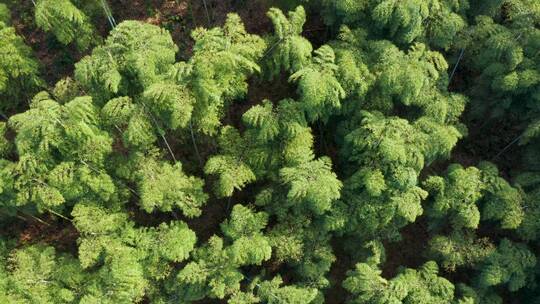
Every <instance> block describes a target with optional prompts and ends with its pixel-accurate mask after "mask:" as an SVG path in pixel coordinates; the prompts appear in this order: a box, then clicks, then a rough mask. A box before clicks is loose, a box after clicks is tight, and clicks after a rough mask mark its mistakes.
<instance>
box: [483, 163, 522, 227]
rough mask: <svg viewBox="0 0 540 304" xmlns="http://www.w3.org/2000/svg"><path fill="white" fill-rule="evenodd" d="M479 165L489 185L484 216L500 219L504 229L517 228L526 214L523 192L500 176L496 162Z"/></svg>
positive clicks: (485, 217)
mask: <svg viewBox="0 0 540 304" xmlns="http://www.w3.org/2000/svg"><path fill="white" fill-rule="evenodd" d="M479 167H480V169H482V171H483V172H484V178H483V179H484V183H485V184H486V186H487V189H486V190H487V194H486V196H485V201H486V203H485V204H484V206H483V209H482V218H483V219H486V220H496V221H499V222H500V224H501V228H503V229H515V228H517V227H518V226H519V225H520V224H521V222H522V221H523V217H524V216H525V210H524V207H523V194H522V192H521V191H519V189H516V188H514V187H512V186H511V185H510V184H509V183H508V182H507V181H506V180H505V179H503V178H502V177H500V176H499V170H498V169H497V167H496V166H495V165H494V164H491V163H489V162H483V163H480V165H479Z"/></svg>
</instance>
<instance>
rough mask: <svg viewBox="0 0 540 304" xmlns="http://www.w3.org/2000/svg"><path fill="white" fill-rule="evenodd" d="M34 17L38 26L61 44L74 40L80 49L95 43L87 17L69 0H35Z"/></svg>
mask: <svg viewBox="0 0 540 304" xmlns="http://www.w3.org/2000/svg"><path fill="white" fill-rule="evenodd" d="M35 18H36V24H37V26H38V27H40V28H41V29H43V30H44V31H46V32H52V33H53V34H54V35H55V36H56V39H58V41H60V42H61V43H62V44H70V43H72V42H75V43H76V45H77V47H78V48H79V49H80V50H86V49H87V48H88V47H89V46H91V45H93V44H95V39H96V36H95V35H94V29H93V26H92V24H91V23H90V20H89V18H88V17H87V16H86V15H85V14H84V13H83V12H82V11H81V10H79V9H78V8H77V7H76V6H75V5H73V3H71V1H70V0H37V1H36V8H35Z"/></svg>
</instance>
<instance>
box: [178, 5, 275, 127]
mask: <svg viewBox="0 0 540 304" xmlns="http://www.w3.org/2000/svg"><path fill="white" fill-rule="evenodd" d="M191 36H192V38H193V39H194V40H195V45H194V46H193V56H192V57H191V58H190V59H189V61H187V62H179V63H177V64H176V65H175V66H174V68H172V70H171V75H172V78H174V79H175V80H176V82H177V83H179V84H183V85H187V86H188V87H189V88H190V90H191V91H192V92H193V94H194V96H195V99H196V104H195V106H194V113H193V122H194V124H195V127H196V128H197V129H198V130H200V131H202V132H204V133H208V134H213V133H215V132H216V130H217V128H218V127H219V126H220V125H221V122H220V120H221V118H222V116H223V114H224V111H225V109H226V106H227V105H229V104H230V103H231V102H233V101H234V100H236V99H239V98H241V97H244V96H245V95H246V93H247V78H248V77H249V76H251V75H253V74H254V73H255V72H260V67H259V65H258V64H257V61H258V60H259V59H260V58H261V57H262V54H263V51H264V48H265V43H264V40H263V39H262V38H260V37H259V36H257V35H252V34H249V33H247V32H246V30H245V28H244V25H243V23H242V21H241V20H240V17H239V16H238V15H236V14H229V15H227V20H226V21H225V24H224V25H223V27H216V28H212V29H204V28H197V29H195V30H194V31H193V32H192V33H191Z"/></svg>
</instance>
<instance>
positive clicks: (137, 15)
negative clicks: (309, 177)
mask: <svg viewBox="0 0 540 304" xmlns="http://www.w3.org/2000/svg"><path fill="white" fill-rule="evenodd" d="M269 2H270V1H268V0H249V1H246V0H202V1H201V0H197V1H188V0H176V1H169V0H116V1H113V0H109V4H110V6H111V10H112V13H113V16H114V17H115V19H116V21H117V23H120V22H121V21H123V20H128V19H136V20H142V21H145V22H148V23H152V24H156V25H159V26H162V27H164V28H166V29H168V30H169V31H170V32H171V34H172V36H173V39H174V41H175V43H176V44H177V45H178V47H179V49H180V51H179V53H178V59H179V60H187V59H188V58H189V57H190V56H191V53H192V47H193V41H192V40H191V38H190V33H191V31H192V30H193V29H194V28H196V27H199V26H203V27H214V26H220V25H222V24H223V22H224V20H225V18H226V16H227V14H228V13H230V12H236V13H238V14H239V15H240V16H241V18H242V20H243V22H244V24H245V26H246V29H247V31H248V32H250V33H255V34H259V35H264V34H266V33H270V32H271V30H272V25H271V22H270V20H269V19H268V18H267V17H266V12H267V11H268V9H269V8H270V4H269ZM274 2H275V1H274ZM16 7H17V9H16V10H14V12H13V13H14V18H13V19H14V20H13V24H14V26H15V28H16V29H17V31H18V33H19V34H20V35H22V36H23V37H24V39H25V41H26V43H27V44H28V45H30V46H31V47H32V48H33V50H34V51H35V54H36V56H37V58H38V60H39V61H40V62H41V64H42V67H43V70H42V75H43V76H44V78H45V80H46V81H47V83H48V85H51V86H52V85H54V84H55V83H56V82H57V81H58V80H60V79H62V78H63V77H66V76H72V74H73V68H74V63H75V62H77V61H78V60H79V59H80V58H82V57H83V56H84V55H86V54H87V53H81V52H78V51H77V50H76V49H75V48H70V47H67V48H66V47H65V46H62V45H59V44H58V43H57V42H56V41H55V40H54V39H53V38H52V37H51V36H50V35H48V34H45V33H43V32H42V31H41V30H39V29H37V28H36V26H35V25H34V24H33V22H32V10H33V8H32V4H31V1H24V2H21V4H20V5H17V6H16ZM127 8H128V9H127ZM97 30H98V32H99V33H100V35H101V36H102V37H106V36H107V33H108V32H109V31H110V26H109V24H108V22H107V19H106V18H105V17H102V20H101V22H98V24H97ZM328 33H329V31H328V30H327V29H326V27H325V26H324V24H323V22H322V20H321V18H320V17H319V16H317V14H316V13H314V14H309V15H308V21H307V23H306V25H305V27H304V36H305V37H307V38H308V39H309V40H310V41H311V42H312V43H313V44H314V47H318V46H320V45H321V44H322V43H323V42H324V41H325V40H326V39H327V38H328ZM460 72H462V73H465V72H466V71H462V68H458V69H457V73H456V80H455V81H454V83H453V87H452V89H453V90H455V91H459V88H460V87H461V86H462V85H461V84H460V78H459V75H460ZM250 81H251V83H250V86H249V92H248V96H247V98H246V102H243V103H236V104H235V105H234V107H233V108H232V109H231V111H229V113H228V116H227V117H226V123H228V124H232V125H237V126H238V125H240V123H239V122H240V118H241V114H242V113H243V112H245V110H247V109H248V108H249V107H251V106H252V105H253V104H256V103H259V102H260V101H261V100H263V99H265V98H268V99H271V100H279V99H281V98H283V97H286V96H294V94H295V93H294V90H293V88H292V87H291V86H289V85H288V83H287V82H286V81H276V82H273V83H272V84H271V85H269V84H268V83H263V84H261V83H260V82H258V81H257V80H256V79H252V80H250ZM467 120H468V125H469V129H470V134H469V136H468V137H466V138H465V139H463V140H461V141H460V142H459V144H458V146H457V147H456V148H455V149H454V151H453V153H452V155H451V158H450V159H449V160H447V161H444V162H437V163H434V164H432V165H430V166H429V167H428V168H426V169H425V170H424V172H423V173H422V175H423V176H426V175H432V174H444V170H445V168H446V167H447V165H448V164H449V163H456V162H457V163H461V164H463V165H464V166H471V165H477V164H478V162H479V161H481V160H491V161H493V162H495V163H496V164H497V165H498V166H499V168H500V169H501V173H502V175H503V176H504V177H506V178H510V177H511V175H512V170H515V169H516V168H515V167H514V166H515V164H516V163H517V161H516V159H515V158H516V155H518V153H515V151H516V150H517V149H520V148H519V146H518V145H515V144H512V145H508V144H509V143H511V142H513V141H514V139H515V138H516V136H517V135H518V134H519V130H520V129H519V128H516V127H515V124H513V121H506V122H497V121H496V120H493V121H488V122H487V123H486V120H485V119H476V120H475V119H472V118H470V119H469V118H467ZM314 131H316V132H315V133H317V134H316V144H317V145H318V148H319V150H322V149H324V151H323V153H324V154H327V155H330V156H332V155H333V154H335V151H330V150H328V145H326V143H331V142H332V134H322V133H319V132H318V131H317V128H316V127H314ZM321 134H322V136H321ZM494 139H495V140H494ZM169 141H170V142H171V143H172V147H173V150H174V151H181V150H182V149H180V146H182V145H184V144H192V143H191V142H186V141H185V140H178V139H175V138H173V136H169ZM197 141H199V144H200V145H201V146H200V150H201V151H202V152H201V158H202V163H204V160H205V159H206V158H207V157H208V156H209V155H210V154H211V153H213V151H214V150H215V143H212V142H207V141H206V139H204V138H198V139H197ZM177 157H178V158H179V159H185V158H188V157H193V155H191V156H189V155H181V153H180V154H179V155H177ZM188 163H198V162H197V161H192V162H188ZM187 170H188V171H192V172H190V173H193V174H202V168H187ZM250 199H252V198H251V197H233V198H232V200H218V199H215V198H214V199H211V201H209V202H208V203H207V205H206V206H205V208H204V209H203V212H202V216H201V217H199V218H197V219H183V220H185V221H186V222H187V223H188V224H189V225H190V227H191V228H192V229H194V230H195V231H196V233H197V236H198V237H199V241H201V242H203V241H205V240H206V239H208V238H209V237H210V236H211V235H213V234H214V233H218V232H219V224H220V223H221V222H222V221H223V220H224V219H225V218H226V217H227V215H228V214H229V208H230V207H231V206H232V205H233V204H234V203H236V202H249V200H250ZM132 215H133V217H134V220H135V221H136V222H137V223H138V224H141V225H154V224H156V223H154V222H147V220H145V219H148V218H149V217H148V215H147V214H142V213H140V211H138V210H132ZM19 217H21V218H24V219H25V221H23V222H20V221H19V223H22V224H18V226H16V227H10V231H9V234H10V235H12V236H15V237H16V238H18V239H19V242H20V244H25V243H29V242H36V241H46V242H47V243H50V244H52V245H54V246H55V247H56V248H58V249H59V250H62V251H68V252H73V253H76V248H77V246H76V240H77V237H78V234H77V230H76V229H75V228H74V227H73V225H72V224H71V223H70V222H69V221H68V220H66V219H61V218H58V217H55V216H53V215H48V216H44V217H43V218H34V217H31V216H28V215H24V214H20V215H19ZM174 217H177V216H176V215H166V214H154V215H153V216H152V218H154V219H155V220H158V221H162V220H171V219H173V218H174ZM426 226H427V225H426V223H425V221H423V220H422V218H419V219H418V221H417V222H415V223H413V224H411V225H409V226H407V227H405V228H404V229H403V230H402V236H403V238H402V240H401V241H399V242H393V243H387V244H385V245H386V250H387V263H386V264H385V265H384V267H383V275H384V276H385V277H392V276H394V275H395V274H396V272H397V269H398V267H399V266H406V267H417V266H419V265H421V264H423V262H424V261H425V259H424V258H423V257H422V256H421V255H420V254H419V253H420V252H423V251H424V249H425V246H426V243H427V240H428V239H429V233H428V230H427V227H426ZM403 244H407V246H403ZM341 245H342V244H340V243H339V241H337V242H334V244H333V246H334V249H335V253H336V255H337V256H338V259H337V260H338V262H336V263H334V265H333V266H332V269H331V271H330V273H329V279H330V281H331V282H341V281H342V280H343V279H344V278H345V274H346V271H347V270H350V269H352V267H353V266H354V261H352V260H351V259H350V258H349V257H348V256H347V254H346V253H345V252H344V251H343V249H342V246H341ZM403 248H407V250H403ZM345 296H346V293H345V291H344V290H343V289H342V287H341V286H339V285H337V286H333V287H332V288H331V289H329V290H328V292H327V295H326V297H327V298H326V303H328V304H338V303H344V302H345ZM200 303H201V304H203V303H219V302H216V301H215V300H212V301H203V302H200Z"/></svg>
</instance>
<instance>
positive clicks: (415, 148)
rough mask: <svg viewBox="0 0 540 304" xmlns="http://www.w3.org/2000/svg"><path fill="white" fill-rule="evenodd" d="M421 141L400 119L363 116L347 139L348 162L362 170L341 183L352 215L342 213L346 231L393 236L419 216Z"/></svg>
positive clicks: (379, 115)
mask: <svg viewBox="0 0 540 304" xmlns="http://www.w3.org/2000/svg"><path fill="white" fill-rule="evenodd" d="M420 136H421V134H418V132H416V131H415V130H414V128H413V127H412V126H411V125H410V124H409V123H408V122H407V121H406V120H404V119H400V118H396V117H393V118H385V117H384V116H383V115H382V114H380V113H375V114H371V113H367V112H366V113H365V119H364V120H363V122H362V125H361V126H360V128H358V129H356V130H354V131H353V132H351V133H349V134H348V135H347V136H346V137H345V140H346V144H347V146H346V149H347V150H348V151H351V152H348V153H350V154H349V155H350V156H349V159H350V160H351V161H353V162H354V163H356V164H358V165H359V167H360V168H361V169H359V170H358V171H357V172H355V173H354V174H353V175H352V176H351V177H350V178H349V179H348V180H346V181H345V187H344V194H343V199H342V200H343V202H344V204H346V205H348V206H350V208H351V209H349V212H352V213H349V214H344V215H345V216H348V217H349V221H350V222H349V225H348V227H346V229H347V230H349V229H351V230H356V229H360V230H362V231H363V233H364V234H366V235H370V234H373V233H381V234H384V233H389V234H390V235H392V234H394V233H395V229H398V228H400V227H402V226H403V225H404V224H406V223H408V222H413V221H414V220H415V219H416V217H417V216H419V215H420V214H422V212H423V211H422V206H421V200H422V199H423V198H425V197H426V196H427V193H426V192H425V191H424V190H422V189H421V188H419V187H418V186H417V183H418V181H417V179H418V175H419V173H420V170H421V169H422V167H423V162H424V160H423V158H424V155H423V153H422V151H421V150H420V149H419V148H420V147H421V146H422V141H423V138H422V137H420ZM343 208H346V207H345V206H344V207H343ZM338 210H339V209H338ZM385 229H388V230H387V232H384V230H385Z"/></svg>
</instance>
